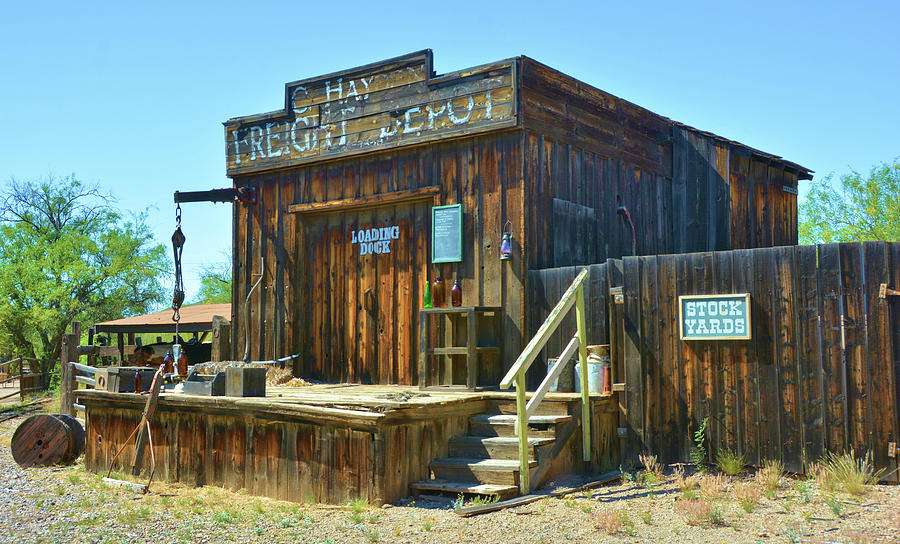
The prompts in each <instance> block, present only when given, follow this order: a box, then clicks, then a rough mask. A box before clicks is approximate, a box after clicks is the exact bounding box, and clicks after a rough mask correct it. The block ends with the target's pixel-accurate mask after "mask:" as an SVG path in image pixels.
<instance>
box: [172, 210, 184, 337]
mask: <svg viewBox="0 0 900 544" xmlns="http://www.w3.org/2000/svg"><path fill="white" fill-rule="evenodd" d="M184 242H185V237H184V233H182V232H181V203H178V204H176V206H175V232H174V233H173V234H172V251H173V254H174V259H175V290H174V292H173V293H172V321H174V322H175V337H176V339H177V338H178V322H179V321H181V305H182V303H184V282H183V280H182V277H181V251H182V250H183V249H184Z"/></svg>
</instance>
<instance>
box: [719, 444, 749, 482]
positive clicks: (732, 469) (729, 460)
mask: <svg viewBox="0 0 900 544" xmlns="http://www.w3.org/2000/svg"><path fill="white" fill-rule="evenodd" d="M745 463H746V458H745V457H744V456H743V455H739V454H738V453H736V452H734V451H732V450H729V449H724V450H719V451H718V452H716V466H717V467H719V470H721V471H722V472H724V473H725V474H727V475H729V476H734V475H736V474H740V473H741V471H742V470H744V464H745Z"/></svg>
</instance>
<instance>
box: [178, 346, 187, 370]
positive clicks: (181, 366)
mask: <svg viewBox="0 0 900 544" xmlns="http://www.w3.org/2000/svg"><path fill="white" fill-rule="evenodd" d="M187 367H188V358H187V355H185V354H184V347H182V348H181V353H180V354H179V355H178V375H179V376H182V377H186V376H187Z"/></svg>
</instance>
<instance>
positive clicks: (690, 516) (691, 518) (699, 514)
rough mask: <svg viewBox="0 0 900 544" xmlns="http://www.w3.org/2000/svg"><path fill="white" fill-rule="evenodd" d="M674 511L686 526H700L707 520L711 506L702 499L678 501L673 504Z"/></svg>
mask: <svg viewBox="0 0 900 544" xmlns="http://www.w3.org/2000/svg"><path fill="white" fill-rule="evenodd" d="M675 511H676V512H678V515H680V516H681V517H682V518H684V521H685V523H687V524H688V525H700V524H701V523H703V522H704V521H706V520H707V519H709V514H710V512H712V504H711V503H710V502H709V501H704V500H702V499H686V500H680V501H676V502H675Z"/></svg>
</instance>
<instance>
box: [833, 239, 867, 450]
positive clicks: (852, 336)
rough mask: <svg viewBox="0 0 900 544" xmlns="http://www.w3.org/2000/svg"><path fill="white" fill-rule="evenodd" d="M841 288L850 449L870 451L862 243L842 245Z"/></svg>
mask: <svg viewBox="0 0 900 544" xmlns="http://www.w3.org/2000/svg"><path fill="white" fill-rule="evenodd" d="M840 254H841V288H842V291H843V293H844V296H843V302H844V353H845V357H846V360H847V367H846V368H847V410H848V416H849V417H848V425H849V431H850V448H851V449H854V450H856V451H860V452H861V451H872V449H871V448H872V444H871V441H870V438H871V437H870V436H869V433H868V432H867V429H869V421H871V414H870V410H869V408H868V399H867V397H868V395H867V390H868V386H869V383H868V377H869V373H868V356H867V354H866V350H865V346H866V330H865V324H866V323H865V322H866V314H865V309H864V302H865V299H864V297H863V296H862V283H863V277H862V275H863V271H862V244H849V243H847V244H841V245H840Z"/></svg>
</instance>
